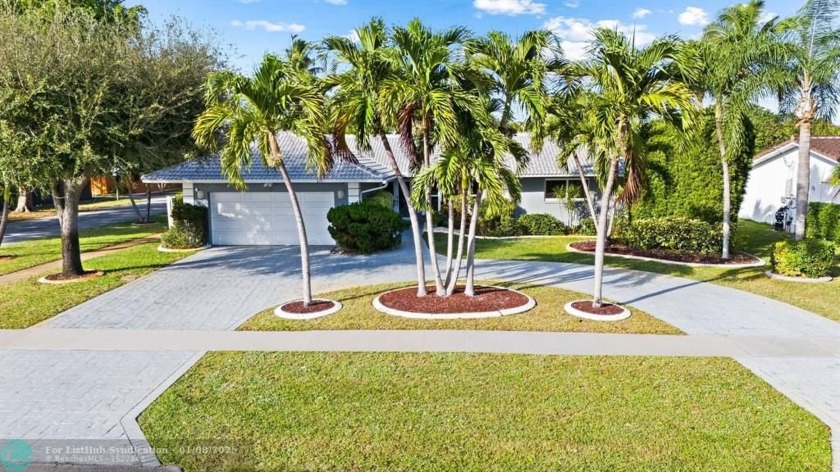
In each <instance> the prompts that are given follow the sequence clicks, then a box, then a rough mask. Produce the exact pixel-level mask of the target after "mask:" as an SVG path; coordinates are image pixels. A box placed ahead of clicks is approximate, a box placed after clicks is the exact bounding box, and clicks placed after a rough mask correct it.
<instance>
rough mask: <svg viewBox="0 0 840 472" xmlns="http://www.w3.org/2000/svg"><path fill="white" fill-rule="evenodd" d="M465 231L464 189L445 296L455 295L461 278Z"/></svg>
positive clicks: (465, 208) (465, 196)
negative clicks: (452, 265)
mask: <svg viewBox="0 0 840 472" xmlns="http://www.w3.org/2000/svg"><path fill="white" fill-rule="evenodd" d="M466 231H467V191H466V188H464V189H463V190H462V191H461V227H460V229H459V230H458V251H457V253H456V254H455V267H454V270H453V274H452V278H451V279H450V280H449V284H448V285H447V287H446V295H447V296H449V295H452V294H453V293H455V287H456V286H457V285H458V277H460V276H461V262H462V261H463V260H464V238H465V237H466V235H465V234H464V233H465V232H466Z"/></svg>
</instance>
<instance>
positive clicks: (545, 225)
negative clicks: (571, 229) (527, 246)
mask: <svg viewBox="0 0 840 472" xmlns="http://www.w3.org/2000/svg"><path fill="white" fill-rule="evenodd" d="M519 224H521V225H523V226H524V227H525V228H527V230H528V234H533V235H535V236H558V235H563V234H566V232H567V228H566V225H564V224H563V223H562V222H561V221H560V220H558V219H557V218H555V217H554V216H553V215H549V214H547V213H527V214H525V215H522V216H520V217H519Z"/></svg>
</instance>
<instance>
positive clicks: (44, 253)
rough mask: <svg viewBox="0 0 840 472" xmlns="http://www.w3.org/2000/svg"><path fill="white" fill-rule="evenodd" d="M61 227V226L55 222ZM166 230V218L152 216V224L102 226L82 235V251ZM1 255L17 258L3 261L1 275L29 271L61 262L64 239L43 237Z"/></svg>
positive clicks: (5, 247)
mask: <svg viewBox="0 0 840 472" xmlns="http://www.w3.org/2000/svg"><path fill="white" fill-rule="evenodd" d="M56 225H58V223H56ZM165 230H166V215H156V216H153V217H152V223H150V224H143V225H140V224H136V223H133V222H124V223H118V224H114V225H108V226H100V227H98V228H91V229H88V230H82V231H80V232H79V240H80V243H81V247H82V252H86V251H93V250H95V249H100V248H103V247H107V246H113V245H114V244H119V243H122V242H126V241H130V240H132V239H138V238H142V237H145V236H149V235H152V234H156V233H160V232H163V231H165ZM0 256H15V257H14V258H12V259H0V275H2V274H8V273H10V272H15V271H18V270H22V269H28V268H29V267H34V266H37V265H41V264H44V263H47V262H52V261H57V260H59V259H61V238H60V237H52V238H43V239H36V240H33V241H27V242H22V243H18V244H12V245H3V247H2V248H0Z"/></svg>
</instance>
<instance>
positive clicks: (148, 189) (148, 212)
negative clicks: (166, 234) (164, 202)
mask: <svg viewBox="0 0 840 472" xmlns="http://www.w3.org/2000/svg"><path fill="white" fill-rule="evenodd" d="M150 221H152V188H151V187H149V186H148V184H147V185H146V223H148V222H150Z"/></svg>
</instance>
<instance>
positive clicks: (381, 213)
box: [327, 202, 408, 254]
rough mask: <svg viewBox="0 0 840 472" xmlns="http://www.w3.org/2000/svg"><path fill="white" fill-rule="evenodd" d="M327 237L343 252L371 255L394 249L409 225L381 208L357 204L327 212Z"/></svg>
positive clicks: (362, 203) (392, 212) (387, 209)
mask: <svg viewBox="0 0 840 472" xmlns="http://www.w3.org/2000/svg"><path fill="white" fill-rule="evenodd" d="M327 220H329V222H330V226H329V228H327V229H328V231H329V232H330V236H332V238H333V239H335V240H336V242H338V245H339V246H340V247H341V248H342V249H344V250H345V251H350V252H357V253H361V254H370V253H373V252H377V251H384V250H388V249H393V248H395V247H397V246H399V245H400V242H402V231H403V230H404V229H405V228H406V227H407V226H408V224H407V223H406V222H405V221H403V219H402V218H401V217H400V215H399V214H398V213H397V212H395V211H393V210H391V209H389V208H385V207H383V206H382V205H379V204H376V203H371V202H358V203H352V204H350V205H343V206H338V207H335V208H331V209H330V211H329V212H327Z"/></svg>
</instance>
